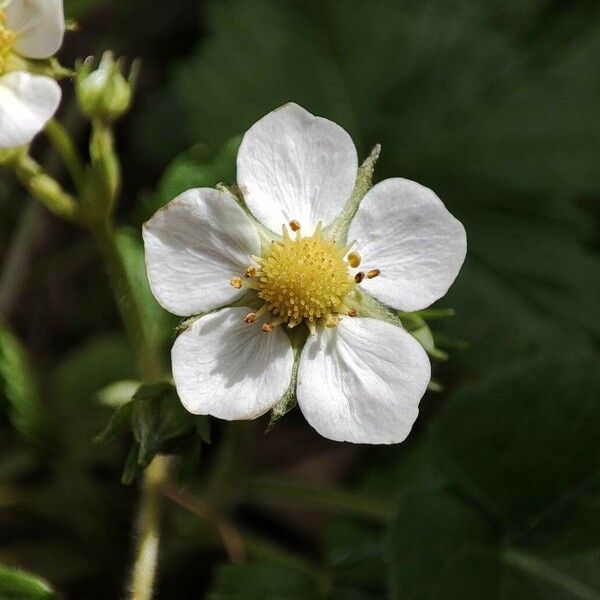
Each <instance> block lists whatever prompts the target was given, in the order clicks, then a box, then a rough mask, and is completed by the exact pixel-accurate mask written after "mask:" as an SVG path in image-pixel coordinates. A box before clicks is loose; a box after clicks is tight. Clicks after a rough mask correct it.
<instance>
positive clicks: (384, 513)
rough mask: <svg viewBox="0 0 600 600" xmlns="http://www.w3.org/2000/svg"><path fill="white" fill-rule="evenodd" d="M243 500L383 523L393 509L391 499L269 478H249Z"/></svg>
mask: <svg viewBox="0 0 600 600" xmlns="http://www.w3.org/2000/svg"><path fill="white" fill-rule="evenodd" d="M246 499H247V500H249V501H250V502H257V503H259V504H271V505H273V504H274V505H285V506H293V507H298V508H306V509H316V510H323V511H326V512H334V513H346V514H352V515H356V516H359V517H363V518H367V519H371V520H374V521H378V522H383V523H385V522H387V521H389V520H390V519H392V518H393V516H394V514H395V512H396V510H395V506H394V504H393V503H392V502H388V501H385V500H382V499H380V498H374V497H370V496H362V495H359V494H353V493H350V492H343V491H340V490H336V489H332V488H329V487H319V486H310V485H305V484H299V483H294V482H289V481H284V480H279V479H274V478H269V477H260V478H255V479H253V480H251V481H250V482H249V483H248V485H247V487H246Z"/></svg>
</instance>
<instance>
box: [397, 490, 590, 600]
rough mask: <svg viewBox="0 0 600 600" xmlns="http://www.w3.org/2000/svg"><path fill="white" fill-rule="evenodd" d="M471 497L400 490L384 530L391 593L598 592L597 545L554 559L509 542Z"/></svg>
mask: <svg viewBox="0 0 600 600" xmlns="http://www.w3.org/2000/svg"><path fill="white" fill-rule="evenodd" d="M488 517H489V516H488V515H485V514H482V513H481V512H479V511H478V510H477V507H476V506H475V505H474V504H472V503H471V502H468V501H465V500H464V499H461V497H459V496H455V495H452V494H450V493H449V492H443V491H433V492H431V491H417V492H413V493H411V494H408V495H406V496H403V498H402V500H401V503H400V507H399V512H398V515H397V518H396V520H395V521H394V523H393V524H392V526H391V528H390V532H389V538H388V559H389V562H388V564H389V579H390V585H391V591H392V594H391V597H392V598H403V599H404V598H406V599H408V600H410V599H413V598H414V599H421V598H423V599H428V600H434V599H438V598H439V599H440V600H442V599H443V600H447V599H449V598H452V599H454V598H455V599H456V600H459V599H461V600H470V599H473V600H478V599H480V598H490V599H491V598H496V599H498V600H514V599H516V598H518V599H521V598H523V599H525V598H527V599H528V600H529V599H536V600H537V599H539V600H559V599H560V600H574V599H579V600H598V599H599V598H600V579H599V578H598V572H597V561H598V558H599V557H600V554H599V553H600V550H599V549H596V550H593V551H591V552H587V553H576V554H565V555H562V556H560V557H554V558H552V559H548V558H544V557H542V556H539V555H536V554H533V553H531V552H529V551H523V550H521V549H519V548H517V547H514V546H512V547H511V546H509V545H508V544H507V543H506V541H503V540H501V539H500V538H498V537H497V529H496V528H495V527H494V526H493V523H491V522H490V521H489V518H488Z"/></svg>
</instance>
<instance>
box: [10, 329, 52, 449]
mask: <svg viewBox="0 0 600 600" xmlns="http://www.w3.org/2000/svg"><path fill="white" fill-rule="evenodd" d="M0 386H1V388H2V391H3V393H4V396H5V397H6V399H7V400H8V402H9V403H10V409H9V417H10V420H11V422H12V424H13V426H14V427H15V429H17V430H18V431H19V432H20V433H21V434H22V435H23V436H24V437H25V438H26V439H27V440H28V441H29V442H32V443H34V444H40V443H43V442H44V440H47V439H48V436H49V435H50V432H49V431H48V427H49V425H48V422H47V418H46V417H47V415H46V409H45V407H44V406H43V404H42V401H41V398H40V395H39V390H38V383H37V376H36V374H35V373H34V371H33V369H32V368H31V366H30V364H29V359H28V357H27V356H26V353H25V350H24V348H23V347H22V346H21V344H20V343H19V341H18V340H17V338H16V337H14V335H12V333H10V331H9V330H8V329H7V327H6V326H5V325H4V324H3V323H2V321H1V320H0Z"/></svg>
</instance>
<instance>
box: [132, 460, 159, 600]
mask: <svg viewBox="0 0 600 600" xmlns="http://www.w3.org/2000/svg"><path fill="white" fill-rule="evenodd" d="M168 467H169V463H168V458H166V457H165V456H160V455H159V456H157V457H156V458H155V459H154V460H153V461H152V463H151V464H150V466H149V467H148V468H147V469H146V471H145V473H144V480H143V483H142V496H141V500H140V509H139V515H138V522H137V548H136V558H135V562H134V565H133V569H132V572H131V595H130V598H131V600H149V599H150V598H152V596H153V590H154V582H155V579H156V567H157V563H158V553H159V543H160V505H161V497H162V490H163V486H164V484H165V481H166V478H167V475H168Z"/></svg>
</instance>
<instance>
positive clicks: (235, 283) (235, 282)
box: [229, 277, 242, 290]
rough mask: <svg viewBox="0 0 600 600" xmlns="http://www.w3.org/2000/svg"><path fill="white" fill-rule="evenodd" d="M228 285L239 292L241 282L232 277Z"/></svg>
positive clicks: (237, 278)
mask: <svg viewBox="0 0 600 600" xmlns="http://www.w3.org/2000/svg"><path fill="white" fill-rule="evenodd" d="M229 285H230V286H231V287H234V288H235V289H236V290H239V289H241V287H242V280H241V279H240V278H239V277H232V278H231V279H230V280H229Z"/></svg>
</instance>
